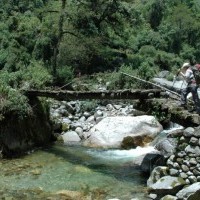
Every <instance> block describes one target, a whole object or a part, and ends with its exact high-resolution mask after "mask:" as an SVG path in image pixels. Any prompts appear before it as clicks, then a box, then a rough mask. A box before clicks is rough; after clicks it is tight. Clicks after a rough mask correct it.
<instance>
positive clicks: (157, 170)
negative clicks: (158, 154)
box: [147, 166, 169, 187]
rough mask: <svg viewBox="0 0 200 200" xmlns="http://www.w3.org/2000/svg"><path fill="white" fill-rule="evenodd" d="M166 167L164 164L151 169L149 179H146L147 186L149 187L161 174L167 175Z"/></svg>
mask: <svg viewBox="0 0 200 200" xmlns="http://www.w3.org/2000/svg"><path fill="white" fill-rule="evenodd" d="M168 170H169V169H168V167H165V166H163V167H162V166H158V167H155V168H154V169H153V171H152V172H151V175H150V177H149V179H148V180H147V186H148V187H151V186H152V185H153V184H154V183H156V182H157V181H158V180H159V179H160V178H162V177H163V176H167V174H168Z"/></svg>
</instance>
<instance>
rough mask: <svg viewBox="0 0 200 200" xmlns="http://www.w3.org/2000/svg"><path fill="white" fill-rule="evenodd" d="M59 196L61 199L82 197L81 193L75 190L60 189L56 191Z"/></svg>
mask: <svg viewBox="0 0 200 200" xmlns="http://www.w3.org/2000/svg"><path fill="white" fill-rule="evenodd" d="M56 194H57V195H60V196H61V199H83V194H82V193H81V192H77V191H69V190H61V191H58V192H56Z"/></svg>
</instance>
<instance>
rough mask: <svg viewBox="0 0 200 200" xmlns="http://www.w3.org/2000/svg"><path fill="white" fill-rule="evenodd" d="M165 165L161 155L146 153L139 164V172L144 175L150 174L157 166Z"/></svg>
mask: <svg viewBox="0 0 200 200" xmlns="http://www.w3.org/2000/svg"><path fill="white" fill-rule="evenodd" d="M165 164H166V161H165V158H164V157H163V155H160V154H159V153H158V152H157V153H153V152H152V153H147V154H146V155H145V156H144V158H143V160H142V163H141V166H140V168H141V170H142V171H143V172H144V173H147V174H149V173H151V172H152V170H153V169H154V168H155V167H157V166H164V165H165Z"/></svg>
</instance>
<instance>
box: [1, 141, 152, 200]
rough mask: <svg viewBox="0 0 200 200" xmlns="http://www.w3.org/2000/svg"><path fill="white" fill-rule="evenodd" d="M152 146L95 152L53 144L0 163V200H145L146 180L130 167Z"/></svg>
mask: <svg viewBox="0 0 200 200" xmlns="http://www.w3.org/2000/svg"><path fill="white" fill-rule="evenodd" d="M151 148H152V147H148V148H137V149H132V150H97V149H88V148H84V147H80V146H64V145H61V144H57V145H53V146H51V147H49V148H46V149H40V150H37V151H35V152H32V153H31V154H29V155H26V156H24V157H23V158H19V159H12V160H1V161H0V170H1V173H0V199H5V200H11V199H20V200H23V199H48V200H57V199H58V200H59V199H68V200H70V199H73V200H76V199H77V200H81V199H84V200H85V199H87V200H101V199H102V200H104V199H105V200H107V199H114V198H117V199H120V200H131V199H139V200H145V199H147V198H146V197H145V195H146V178H147V177H143V176H142V175H141V172H140V170H139V169H136V168H134V167H133V166H131V163H132V161H133V159H135V158H136V157H137V156H138V155H140V154H143V153H145V152H148V151H151V150H152V149H151Z"/></svg>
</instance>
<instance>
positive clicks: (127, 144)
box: [121, 135, 152, 149]
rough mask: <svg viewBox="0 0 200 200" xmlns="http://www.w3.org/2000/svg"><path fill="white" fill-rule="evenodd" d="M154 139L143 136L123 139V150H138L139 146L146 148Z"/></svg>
mask: <svg viewBox="0 0 200 200" xmlns="http://www.w3.org/2000/svg"><path fill="white" fill-rule="evenodd" d="M151 141H152V138H148V136H146V137H143V136H139V135H138V136H133V137H131V136H127V137H125V138H123V141H122V144H121V148H122V149H131V148H136V147H138V146H140V147H144V146H145V145H146V144H147V143H149V142H151Z"/></svg>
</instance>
